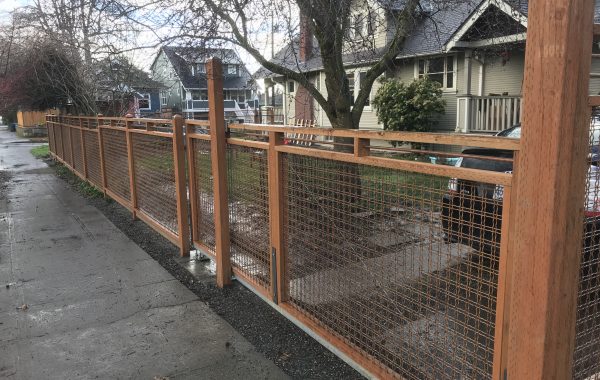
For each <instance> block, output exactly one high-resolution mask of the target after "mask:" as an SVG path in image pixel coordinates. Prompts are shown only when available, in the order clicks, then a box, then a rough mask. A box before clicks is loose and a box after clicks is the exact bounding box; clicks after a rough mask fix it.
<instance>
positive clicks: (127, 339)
mask: <svg viewBox="0 0 600 380" xmlns="http://www.w3.org/2000/svg"><path fill="white" fill-rule="evenodd" d="M22 141H23V140H18V139H17V138H16V137H15V135H14V133H9V132H8V131H7V130H6V128H5V127H0V378H8V379H41V378H44V379H48V378H52V379H73V378H107V379H108V378H110V379H117V378H140V379H153V378H155V377H159V378H160V377H168V378H170V379H187V378H190V379H191V378H194V379H196V378H201V379H221V378H228V379H235V378H248V379H262V378H268V379H280V378H286V376H285V374H284V373H282V372H281V371H280V369H279V368H278V367H277V366H275V364H274V363H273V362H271V361H269V360H267V359H266V358H264V357H263V356H262V355H261V354H259V353H257V352H256V351H255V350H254V348H253V347H252V346H251V345H250V343H248V342H247V341H246V340H245V339H244V338H243V337H242V336H240V335H239V334H238V333H237V332H236V331H235V330H234V329H233V328H232V327H231V326H230V325H229V324H227V323H226V322H225V321H223V320H222V319H221V318H220V317H218V316H217V315H216V314H215V313H214V312H213V311H211V310H210V309H209V307H208V306H207V305H206V304H205V303H203V302H201V301H199V300H198V298H197V297H196V296H195V295H194V294H193V293H192V292H191V291H189V290H188V289H187V288H186V287H185V286H183V285H182V284H181V283H180V282H178V281H177V280H176V279H174V278H173V277H172V276H171V275H170V274H169V273H168V272H167V271H166V270H165V269H163V268H162V267H161V266H160V265H159V264H158V263H157V262H156V261H154V260H153V259H152V258H151V257H150V256H148V255H147V254H146V252H144V251H143V250H141V249H140V248H139V247H138V246H137V245H136V244H135V243H133V242H132V241H131V240H130V239H129V238H127V237H126V236H125V235H124V234H123V233H122V232H121V231H120V230H118V229H117V228H116V227H115V226H114V225H113V224H112V223H111V222H110V221H108V220H107V219H106V218H105V216H104V215H103V214H102V213H100V212H99V211H98V210H97V209H96V208H94V207H93V206H90V205H88V204H87V202H86V200H85V199H83V198H82V197H81V196H79V195H78V194H75V193H74V192H73V191H72V190H71V189H70V188H69V187H68V186H67V185H66V184H65V183H64V182H63V181H62V180H60V179H59V178H57V177H56V176H55V175H54V174H53V171H52V169H50V168H48V167H47V165H46V164H45V163H44V162H43V161H40V160H36V159H35V158H33V157H32V156H31V154H30V153H29V151H30V149H31V148H32V147H33V146H35V144H31V143H22ZM3 172H4V175H3V174H2V173H3ZM6 172H8V173H9V177H10V178H9V179H8V181H7V180H6ZM2 193H4V195H5V196H4V197H3V196H2ZM24 305H26V306H25V307H24Z"/></svg>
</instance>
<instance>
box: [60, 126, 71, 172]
mask: <svg viewBox="0 0 600 380" xmlns="http://www.w3.org/2000/svg"><path fill="white" fill-rule="evenodd" d="M62 138H63V150H64V157H63V160H65V162H67V163H68V164H69V165H71V167H73V160H72V157H71V154H72V152H71V147H72V145H71V127H67V126H64V125H63V127H62Z"/></svg>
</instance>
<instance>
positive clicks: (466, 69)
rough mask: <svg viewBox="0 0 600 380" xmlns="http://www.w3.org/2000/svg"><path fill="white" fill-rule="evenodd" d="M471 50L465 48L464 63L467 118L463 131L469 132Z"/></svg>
mask: <svg viewBox="0 0 600 380" xmlns="http://www.w3.org/2000/svg"><path fill="white" fill-rule="evenodd" d="M471 55H472V51H471V50H465V63H464V75H465V77H464V85H465V95H466V100H465V120H464V124H463V126H462V130H461V132H463V133H468V132H469V131H471V122H472V120H473V118H472V117H471V76H472V66H473V65H472V61H471Z"/></svg>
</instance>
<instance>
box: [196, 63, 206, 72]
mask: <svg viewBox="0 0 600 380" xmlns="http://www.w3.org/2000/svg"><path fill="white" fill-rule="evenodd" d="M196 71H197V72H198V73H200V74H205V73H206V65H205V64H204V63H199V64H198V65H197V66H196Z"/></svg>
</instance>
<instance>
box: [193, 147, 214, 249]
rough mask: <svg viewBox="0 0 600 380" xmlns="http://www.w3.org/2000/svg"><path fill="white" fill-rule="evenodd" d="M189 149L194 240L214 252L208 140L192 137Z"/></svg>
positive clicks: (211, 180)
mask: <svg viewBox="0 0 600 380" xmlns="http://www.w3.org/2000/svg"><path fill="white" fill-rule="evenodd" d="M191 141H192V144H191V146H190V147H188V148H190V149H192V154H193V157H194V168H195V173H194V178H193V179H190V180H193V181H194V184H195V187H196V193H195V194H194V195H193V197H190V199H191V201H192V202H195V207H196V210H197V213H196V218H195V220H194V221H192V228H194V229H195V236H196V239H195V240H196V242H199V243H202V244H203V245H204V246H205V247H206V248H208V249H209V251H210V252H209V253H212V254H214V253H215V222H214V211H215V209H214V203H213V202H214V197H213V177H212V168H211V158H210V141H206V140H198V139H192V140H191Z"/></svg>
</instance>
